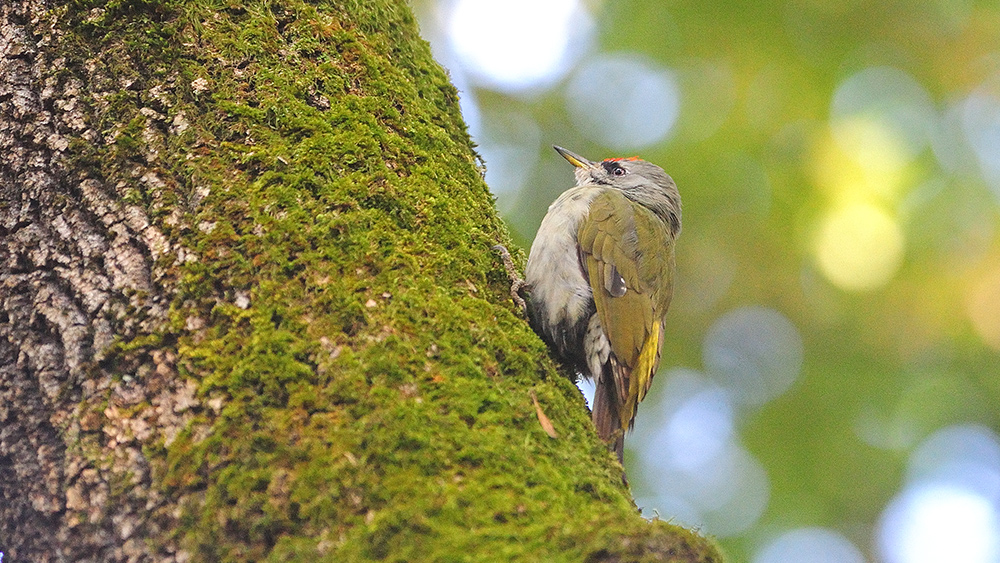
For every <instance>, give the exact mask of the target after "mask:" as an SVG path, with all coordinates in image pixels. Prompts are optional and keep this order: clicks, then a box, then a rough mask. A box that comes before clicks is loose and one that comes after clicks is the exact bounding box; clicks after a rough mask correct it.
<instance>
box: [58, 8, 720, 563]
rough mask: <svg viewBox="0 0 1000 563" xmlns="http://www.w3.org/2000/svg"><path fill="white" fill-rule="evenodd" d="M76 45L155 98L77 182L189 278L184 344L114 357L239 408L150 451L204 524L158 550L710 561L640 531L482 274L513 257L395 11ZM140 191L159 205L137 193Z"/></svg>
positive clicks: (103, 25)
mask: <svg viewBox="0 0 1000 563" xmlns="http://www.w3.org/2000/svg"><path fill="white" fill-rule="evenodd" d="M95 7H103V10H104V11H103V13H102V14H101V15H100V17H95V14H94V12H93V8H95ZM66 17H67V18H68V19H69V20H70V21H76V22H78V23H79V24H80V25H79V27H78V28H77V29H78V36H77V37H75V39H73V41H74V42H76V44H77V46H80V45H85V46H86V48H87V49H90V50H93V49H99V48H103V49H106V50H107V52H108V54H109V56H108V57H106V58H105V59H103V60H102V61H101V62H100V63H99V67H100V68H99V72H98V73H99V74H100V75H101V76H107V77H108V79H109V80H113V81H118V82H128V81H130V80H132V81H135V82H133V83H137V84H139V85H140V86H138V87H136V88H135V89H133V90H130V91H129V93H128V94H127V95H119V96H116V97H114V99H113V100H111V101H112V103H105V104H103V105H98V104H97V102H95V108H94V112H95V116H96V118H95V119H96V120H97V123H96V125H97V126H100V127H103V129H102V130H116V131H118V133H117V135H116V136H115V137H114V139H115V140H114V142H112V143H109V144H107V145H96V146H94V147H93V148H92V149H91V152H90V153H89V154H87V155H86V157H87V158H88V159H89V161H90V162H93V163H99V170H100V173H101V174H102V175H103V176H104V177H105V178H106V179H107V180H108V182H109V183H110V184H111V185H114V184H115V183H116V181H119V180H123V181H124V182H125V184H126V185H128V186H132V188H130V189H134V190H137V191H134V192H129V193H134V194H138V195H134V196H130V198H131V199H130V201H131V202H132V203H133V204H136V205H142V206H143V207H144V208H145V210H146V211H147V213H148V214H149V216H151V217H153V218H154V222H155V223H156V226H157V227H158V228H160V229H161V230H162V231H163V232H165V233H167V234H168V235H169V237H170V238H171V239H172V240H173V241H175V242H177V243H179V244H180V245H182V246H183V248H185V249H186V250H187V251H188V252H190V253H191V255H193V256H194V257H195V259H192V260H187V261H178V260H177V259H176V256H177V255H176V253H175V252H174V253H170V254H169V255H167V256H164V257H162V258H161V259H160V261H159V262H158V271H159V274H160V277H159V278H158V279H161V280H162V283H165V284H173V286H172V287H174V288H175V289H176V295H177V297H176V299H175V301H174V302H173V303H172V304H171V312H170V323H169V326H168V327H166V328H165V330H164V332H163V333H161V334H157V335H152V336H150V335H146V336H144V337H143V338H142V340H141V342H140V341H139V340H137V341H135V342H133V343H130V342H124V343H121V344H120V351H121V353H122V354H128V353H131V352H134V351H136V350H139V349H140V348H141V349H142V350H146V349H151V348H155V347H157V346H167V347H174V348H175V349H176V352H177V354H178V362H177V363H178V366H179V369H180V372H181V374H182V375H183V376H184V377H189V378H191V379H193V380H195V381H196V382H197V383H198V385H199V387H198V393H199V395H200V396H201V397H203V398H209V397H221V398H223V399H224V406H223V407H222V408H221V410H220V411H219V412H218V413H216V412H214V411H212V410H209V409H203V410H202V411H201V412H200V415H199V416H198V417H197V418H196V420H195V421H194V422H193V423H192V425H191V429H190V430H189V431H185V432H182V433H181V434H180V435H179V436H178V437H177V438H176V439H175V440H173V441H172V442H171V443H170V444H169V445H165V444H151V445H149V446H147V449H146V451H147V453H148V454H149V455H151V456H153V461H152V463H153V467H154V475H155V479H156V486H157V487H159V488H160V489H162V490H163V491H164V493H165V494H166V495H167V496H168V497H170V498H179V497H184V498H186V499H188V500H187V501H186V504H185V506H184V507H183V510H182V517H181V520H180V525H179V526H178V527H177V528H176V529H174V530H172V531H169V532H167V537H164V538H155V539H154V540H155V543H157V544H162V543H164V542H166V541H175V542H177V543H178V544H179V545H180V546H181V547H182V548H183V549H186V550H188V551H189V552H191V553H192V554H194V555H195V557H196V558H197V559H200V560H218V561H246V560H262V559H270V560H275V561H287V560H298V559H301V560H313V559H315V558H320V559H323V560H328V561H353V560H369V559H388V560H394V561H404V560H405V561H414V560H435V561H465V560H475V559H479V558H482V557H486V556H488V557H489V558H491V559H531V560H539V559H544V560H573V561H578V560H585V559H587V558H588V557H589V558H593V559H594V560H599V559H601V558H607V559H615V558H619V559H628V558H634V559H635V560H643V557H645V556H644V555H642V554H641V553H638V554H637V553H633V552H634V551H635V550H636V549H638V548H636V547H635V546H637V545H639V543H641V542H640V539H641V540H642V542H646V543H649V542H653V543H656V542H661V543H664V544H665V545H666V544H668V543H670V542H676V543H677V545H684V546H688V547H690V549H692V550H695V551H697V550H702V551H699V552H697V553H696V554H695V555H694V556H691V557H689V558H687V559H683V558H679V559H678V560H697V561H709V560H717V555H715V552H714V551H713V548H712V547H711V546H709V545H708V544H706V543H705V542H704V540H701V539H700V538H697V536H693V535H691V534H690V533H688V532H686V531H682V530H679V529H674V528H671V527H668V526H666V525H665V524H662V523H647V522H645V521H643V520H642V519H641V518H639V516H638V514H637V511H636V509H635V507H634V505H633V504H632V502H631V499H630V497H629V495H628V492H627V490H625V489H624V488H623V486H622V484H621V473H620V468H619V467H618V466H617V464H616V462H615V461H614V459H613V456H612V455H610V454H609V453H608V451H607V449H606V447H605V446H604V445H603V444H601V443H600V442H599V441H598V439H597V438H596V436H595V434H594V432H593V430H592V427H591V425H590V421H589V419H588V416H587V413H586V409H585V406H584V403H583V400H582V398H581V397H580V394H579V392H578V391H577V390H576V388H575V386H574V385H573V384H572V382H571V381H570V380H569V379H567V378H566V377H564V376H563V375H560V374H559V373H558V372H557V371H556V367H555V366H554V365H553V363H552V362H551V360H549V359H548V356H547V352H546V349H545V347H544V345H543V344H542V343H541V342H540V341H539V340H538V338H536V337H535V335H534V334H533V333H532V332H531V331H530V330H529V329H528V327H527V325H526V323H525V322H524V321H523V319H520V318H519V317H518V316H517V315H516V314H515V309H514V307H513V306H512V304H511V303H510V300H509V296H508V287H509V282H508V280H507V279H506V275H505V274H504V272H503V270H502V268H501V267H500V264H499V261H498V260H497V258H496V256H495V254H494V253H493V252H492V251H491V250H490V247H491V246H492V245H494V244H496V243H498V242H501V243H509V240H508V236H507V232H506V229H505V227H504V226H503V224H502V223H501V222H500V220H499V219H498V218H497V215H496V212H495V209H494V205H493V199H492V197H491V196H490V194H489V192H488V190H487V188H486V186H485V184H484V183H483V181H482V178H481V176H480V171H479V169H478V167H477V166H476V158H477V157H476V155H475V152H474V147H473V144H472V142H471V141H470V139H469V137H468V135H467V133H466V130H465V126H464V124H463V122H462V120H461V116H460V113H459V109H458V104H457V93H456V91H455V89H454V87H452V86H451V85H450V84H449V82H448V80H447V77H446V75H445V73H444V72H443V71H442V70H441V68H440V67H438V66H437V65H436V64H435V63H434V62H433V61H432V59H431V56H430V52H429V49H428V46H427V45H426V43H424V42H423V41H422V40H421V39H420V38H419V35H418V32H417V29H416V24H415V23H414V20H413V17H412V14H411V13H410V11H409V9H408V8H407V6H406V5H405V3H402V2H395V1H380V2H363V3H362V2H357V3H354V2H341V3H331V2H311V3H310V2H305V1H303V0H285V1H277V0H275V1H257V2H249V3H234V2H228V1H222V0H220V1H210V0H209V1H195V0H190V1H184V0H162V1H156V0H131V1H126V0H122V1H118V2H112V3H106V4H103V5H99V3H97V2H84V1H78V2H76V3H75V4H73V7H72V8H71V9H70V10H69V11H68V12H67V14H66ZM168 45H169V46H168ZM81 52H87V51H86V49H84V50H82V51H81ZM144 107H148V108H153V109H154V110H156V111H157V112H159V113H161V114H163V115H165V116H166V119H165V120H164V121H163V122H156V123H154V122H151V120H150V119H148V118H147V117H145V116H144V114H142V113H140V111H139V110H140V109H142V108H144ZM180 117H183V118H184V120H185V121H186V122H187V123H189V124H190V126H189V127H188V128H187V129H186V130H184V131H179V132H178V131H173V132H171V131H170V124H172V123H174V122H175V120H177V119H179V118H180ZM120 124H125V125H124V126H122V125H120ZM151 137H153V138H155V139H156V141H155V142H156V143H160V144H161V146H159V148H158V153H157V155H156V156H155V158H153V160H152V161H150V157H149V156H148V151H149V148H150V147H149V142H150V141H149V139H150V138H151ZM137 165H141V166H143V167H145V168H146V169H151V170H155V171H156V172H157V173H158V175H159V177H160V179H161V182H162V184H163V185H162V186H157V187H155V188H150V187H148V186H147V187H141V186H136V179H135V177H134V175H133V174H132V170H133V168H135V167H136V166H137ZM206 191H207V195H205V192H206ZM177 209H181V211H182V216H181V218H180V219H177V218H176V217H173V218H171V217H172V215H171V214H172V213H174V212H175V211H176V210H177ZM204 225H211V228H204V227H203V226H204ZM237 295H243V296H244V297H246V296H248V297H249V300H248V302H243V303H242V304H237V303H238V300H237ZM244 306H245V307H246V308H244ZM191 319H201V320H202V321H203V322H202V323H193V324H192V322H191ZM158 339H159V340H158ZM529 389H534V390H535V392H536V394H537V396H538V399H539V402H540V404H541V406H542V408H543V409H544V410H545V412H546V413H547V415H548V416H549V418H550V419H551V420H552V423H553V424H554V425H555V428H556V430H557V432H558V433H559V437H558V438H555V439H553V438H550V437H549V436H548V435H547V434H546V433H545V432H544V430H543V429H542V428H541V426H540V425H539V423H538V421H537V418H536V414H535V409H534V406H533V404H532V401H531V398H530V395H529ZM202 427H207V428H208V429H209V430H208V431H207V432H201V431H199V432H195V431H194V430H195V429H196V428H202ZM671 545H672V544H671ZM692 546H693V547H692ZM630 550H631V551H630ZM672 553H683V550H676V551H673V552H672ZM692 553H694V551H693V552H692ZM602 554H603V555H602Z"/></svg>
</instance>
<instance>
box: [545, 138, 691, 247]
mask: <svg viewBox="0 0 1000 563" xmlns="http://www.w3.org/2000/svg"><path fill="white" fill-rule="evenodd" d="M552 148H554V149H556V152H558V153H559V154H560V155H562V157H563V158H565V159H566V160H568V161H569V162H570V164H572V165H573V166H576V172H575V174H576V185H577V186H586V185H597V186H608V187H611V188H616V189H619V190H621V191H622V192H623V193H624V194H625V197H627V198H629V199H631V200H632V201H634V202H636V203H638V204H639V205H642V206H643V207H646V208H647V209H649V210H650V211H652V212H653V213H655V214H656V215H657V216H659V217H660V219H662V220H663V221H664V222H666V223H667V224H668V225H669V226H670V231H671V233H672V234H673V235H674V236H677V234H678V233H680V230H681V196H680V193H678V192H677V185H676V184H674V180H673V178H671V177H670V176H669V175H667V173H666V172H664V171H663V169H662V168H660V167H659V166H657V165H655V164H653V163H651V162H646V161H645V160H642V159H640V158H637V157H634V156H633V157H630V158H608V159H605V160H602V161H600V162H593V161H590V160H587V159H586V158H583V157H582V156H580V155H578V154H575V153H572V152H570V151H568V150H566V149H564V148H562V147H556V146H553V147H552Z"/></svg>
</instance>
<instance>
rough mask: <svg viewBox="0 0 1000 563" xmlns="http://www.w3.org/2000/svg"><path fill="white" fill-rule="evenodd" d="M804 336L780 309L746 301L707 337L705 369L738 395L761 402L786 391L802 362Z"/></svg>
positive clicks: (751, 402) (736, 397)
mask: <svg viewBox="0 0 1000 563" xmlns="http://www.w3.org/2000/svg"><path fill="white" fill-rule="evenodd" d="M802 353H803V352H802V337H801V336H800V335H799V332H798V330H797V329H796V328H795V325H793V324H792V323H791V322H790V321H789V320H788V319H787V318H785V316H784V315H782V314H781V313H779V312H777V311H775V310H773V309H768V308H765V307H743V308H740V309H736V310H734V311H731V312H729V313H727V314H726V315H724V316H722V317H721V318H720V319H719V320H718V321H716V323H715V325H713V326H712V328H711V329H710V330H709V332H708V335H707V336H706V337H705V348H704V361H705V369H706V370H707V371H708V373H709V375H710V376H711V377H712V379H713V380H714V381H716V382H718V383H719V384H720V385H722V386H723V387H724V388H725V389H726V390H727V391H728V392H729V393H730V394H731V396H732V397H733V399H734V400H736V401H738V402H740V403H744V404H749V405H761V404H763V403H765V402H767V401H769V400H771V399H773V398H775V397H777V396H779V395H781V394H782V393H784V392H785V390H786V389H788V387H789V386H791V384H792V383H794V382H795V379H796V378H797V377H798V375H799V370H800V368H801V366H802Z"/></svg>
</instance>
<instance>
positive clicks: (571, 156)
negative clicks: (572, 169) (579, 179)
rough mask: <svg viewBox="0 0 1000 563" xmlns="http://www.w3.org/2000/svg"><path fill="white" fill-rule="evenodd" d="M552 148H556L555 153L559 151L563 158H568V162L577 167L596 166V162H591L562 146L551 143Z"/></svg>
mask: <svg viewBox="0 0 1000 563" xmlns="http://www.w3.org/2000/svg"><path fill="white" fill-rule="evenodd" d="M552 148H554V149H556V152H557V153H559V154H560V155H561V156H562V157H563V158H565V159H566V160H568V161H569V163H570V164H572V165H573V166H576V167H577V168H593V167H595V166H597V163H595V162H591V161H589V160H587V159H586V158H583V157H582V156H580V155H578V154H576V153H573V152H570V151H568V150H566V149H564V148H562V147H557V146H555V145H552Z"/></svg>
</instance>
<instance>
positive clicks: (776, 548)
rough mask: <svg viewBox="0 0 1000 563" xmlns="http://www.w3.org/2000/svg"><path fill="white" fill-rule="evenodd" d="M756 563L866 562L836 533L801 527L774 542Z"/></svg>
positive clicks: (762, 552)
mask: <svg viewBox="0 0 1000 563" xmlns="http://www.w3.org/2000/svg"><path fill="white" fill-rule="evenodd" d="M753 563H865V557H864V555H862V554H861V551H860V550H858V548H857V547H856V546H855V545H854V544H853V543H851V541H850V540H848V539H847V538H845V537H844V536H843V535H842V534H839V533H837V532H835V531H833V530H828V529H826V528H799V529H796V530H791V531H788V532H785V533H783V534H781V535H780V536H778V537H777V538H775V539H773V540H771V541H770V542H769V543H768V544H767V545H766V546H764V548H763V549H761V550H760V551H759V552H758V553H757V555H756V556H755V557H754V558H753Z"/></svg>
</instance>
